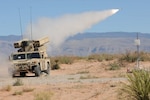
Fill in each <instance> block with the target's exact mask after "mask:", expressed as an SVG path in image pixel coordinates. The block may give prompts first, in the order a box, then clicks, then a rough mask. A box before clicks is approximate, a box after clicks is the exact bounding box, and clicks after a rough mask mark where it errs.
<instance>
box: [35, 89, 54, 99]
mask: <svg viewBox="0 0 150 100" xmlns="http://www.w3.org/2000/svg"><path fill="white" fill-rule="evenodd" d="M52 95H53V94H52V93H51V92H48V91H45V92H39V93H37V94H35V95H34V100H51V97H52Z"/></svg>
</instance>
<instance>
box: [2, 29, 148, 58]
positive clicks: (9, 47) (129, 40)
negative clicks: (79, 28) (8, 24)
mask: <svg viewBox="0 0 150 100" xmlns="http://www.w3.org/2000/svg"><path fill="white" fill-rule="evenodd" d="M136 34H137V33H136V32H105V33H82V34H77V35H75V36H73V37H70V38H68V39H67V40H66V41H65V42H64V43H63V44H62V45H61V46H60V47H59V48H58V47H57V48H56V47H55V48H53V49H50V47H52V46H49V48H48V54H49V55H52V56H56V55H78V56H86V55H89V54H93V53H123V52H126V51H127V50H130V51H135V50H136V46H135V45H134V40H135V39H136ZM139 38H140V40H141V45H140V50H141V51H145V52H149V51H150V34H148V33H139ZM20 39H21V36H15V35H9V36H0V54H1V53H3V54H7V55H8V54H11V52H13V51H15V49H14V48H13V42H14V41H18V40H20Z"/></svg>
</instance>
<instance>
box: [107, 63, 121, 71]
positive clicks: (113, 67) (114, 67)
mask: <svg viewBox="0 0 150 100" xmlns="http://www.w3.org/2000/svg"><path fill="white" fill-rule="evenodd" d="M109 66H110V68H109V70H118V69H120V67H121V64H120V63H118V62H113V63H110V64H109Z"/></svg>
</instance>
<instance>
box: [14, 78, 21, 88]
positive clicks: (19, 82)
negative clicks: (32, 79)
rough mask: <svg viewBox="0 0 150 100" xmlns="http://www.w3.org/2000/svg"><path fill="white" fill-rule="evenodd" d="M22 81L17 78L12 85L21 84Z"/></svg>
mask: <svg viewBox="0 0 150 100" xmlns="http://www.w3.org/2000/svg"><path fill="white" fill-rule="evenodd" d="M22 85H23V82H22V80H21V79H19V78H17V80H16V81H15V83H14V84H13V86H22Z"/></svg>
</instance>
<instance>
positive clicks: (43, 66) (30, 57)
mask: <svg viewBox="0 0 150 100" xmlns="http://www.w3.org/2000/svg"><path fill="white" fill-rule="evenodd" d="M48 42H49V39H48V38H47V37H46V38H43V39H40V40H26V39H24V40H21V41H18V42H16V43H14V48H17V49H18V51H17V52H16V53H12V54H11V56H10V60H11V62H12V67H11V71H12V76H13V77H14V76H16V75H18V74H19V75H20V76H22V77H24V76H26V74H27V73H35V76H40V75H41V72H45V73H47V74H49V73H50V69H51V68H50V67H51V66H50V59H49V58H48V56H47V53H46V46H45V44H46V43H48Z"/></svg>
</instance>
